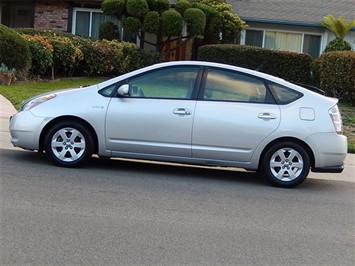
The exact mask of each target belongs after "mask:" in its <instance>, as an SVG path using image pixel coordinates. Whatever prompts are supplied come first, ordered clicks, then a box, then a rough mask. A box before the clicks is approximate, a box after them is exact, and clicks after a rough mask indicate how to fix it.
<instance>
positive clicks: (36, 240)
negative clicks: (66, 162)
mask: <svg viewBox="0 0 355 266" xmlns="http://www.w3.org/2000/svg"><path fill="white" fill-rule="evenodd" d="M5 134H7V133H6V132H4V130H3V131H2V135H1V136H2V139H1V145H2V147H1V149H0V166H1V172H0V173H1V179H0V182H1V183H0V193H1V194H0V205H1V212H0V225H1V227H0V234H1V235H0V236H1V238H0V239H1V246H0V258H1V259H0V265H119V264H121V265H183V264H187V265H227V264H228V265H332V266H333V265H351V266H352V265H354V264H355V257H354V254H355V206H354V204H355V201H354V195H355V194H354V192H355V182H354V181H355V178H354V170H355V168H354V165H349V166H348V167H347V169H346V171H345V172H344V173H343V174H340V175H339V174H336V175H324V174H323V175H319V174H317V175H314V174H311V176H310V177H309V178H308V179H307V180H306V181H305V182H304V183H303V184H302V185H301V186H299V187H297V188H295V189H280V188H274V187H271V186H270V185H269V184H268V183H267V182H266V181H264V179H263V178H262V177H261V176H258V175H257V174H254V173H249V172H245V171H241V170H238V171H235V170H224V171H221V170H216V169H204V168H196V167H183V166H172V165H158V164H148V163H142V162H130V161H120V160H99V159H97V158H93V159H92V160H91V162H90V164H89V165H88V166H87V167H84V168H81V169H67V168H59V167H56V166H54V165H52V164H51V163H50V162H49V161H48V160H47V159H46V157H45V156H44V155H41V154H38V153H34V152H28V151H22V150H20V149H13V148H11V145H8V143H7V142H6V139H7V137H6V136H5V137H4V135H5ZM352 158H353V157H352Z"/></svg>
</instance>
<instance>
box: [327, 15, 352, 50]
mask: <svg viewBox="0 0 355 266" xmlns="http://www.w3.org/2000/svg"><path fill="white" fill-rule="evenodd" d="M320 24H321V25H322V26H323V27H325V28H327V29H328V30H329V31H330V32H332V33H333V34H334V35H335V39H334V40H333V41H331V42H330V43H329V44H328V45H327V47H326V48H325V50H324V52H329V51H350V50H351V45H350V44H349V43H348V42H347V41H345V40H344V38H345V36H346V34H347V33H348V32H349V31H350V30H351V28H352V27H355V20H352V21H350V22H349V23H347V22H346V20H345V17H344V16H342V15H341V16H339V17H338V19H335V18H334V17H333V15H331V14H328V15H327V16H325V17H323V20H322V21H321V22H320Z"/></svg>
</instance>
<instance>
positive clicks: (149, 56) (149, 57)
mask: <svg viewBox="0 0 355 266" xmlns="http://www.w3.org/2000/svg"><path fill="white" fill-rule="evenodd" d="M103 43H104V44H107V45H109V46H110V47H111V48H112V49H113V51H114V54H115V57H114V61H115V63H114V72H115V73H114V74H117V75H120V74H124V73H127V72H130V71H133V70H136V69H139V68H142V67H145V66H148V65H152V64H155V63H158V62H162V61H163V57H162V56H161V55H160V54H159V53H157V52H147V51H144V50H142V49H140V48H139V47H137V46H136V45H135V44H133V43H130V42H118V41H115V40H113V41H105V40H104V41H103Z"/></svg>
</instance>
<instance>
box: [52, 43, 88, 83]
mask: <svg viewBox="0 0 355 266" xmlns="http://www.w3.org/2000/svg"><path fill="white" fill-rule="evenodd" d="M49 42H50V44H51V45H53V66H52V78H54V74H57V75H61V76H63V75H64V76H71V75H72V74H73V72H74V70H75V68H76V67H77V66H78V65H79V62H80V61H81V60H82V59H83V53H82V51H81V50H80V48H79V47H77V46H76V45H75V44H74V43H73V42H72V40H71V39H70V38H68V37H52V38H49Z"/></svg>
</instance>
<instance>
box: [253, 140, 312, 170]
mask: <svg viewBox="0 0 355 266" xmlns="http://www.w3.org/2000/svg"><path fill="white" fill-rule="evenodd" d="M286 141H288V142H294V143H297V144H298V145H300V146H302V147H303V148H304V149H305V150H306V152H307V154H308V156H309V159H310V163H311V167H314V164H315V158H314V153H313V151H312V149H311V147H309V145H308V144H307V143H306V142H304V141H302V140H300V139H297V138H293V137H282V138H278V139H274V140H273V141H271V142H270V143H269V144H268V145H266V146H265V148H264V149H263V151H262V153H261V156H260V159H259V165H258V169H260V167H261V165H260V162H261V161H262V159H263V158H264V156H265V153H266V152H267V151H268V150H269V149H270V148H271V147H272V146H273V145H275V144H276V143H279V142H286Z"/></svg>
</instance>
